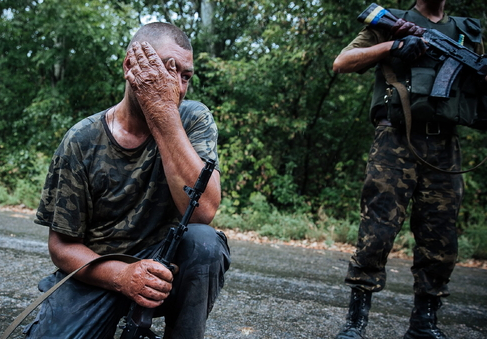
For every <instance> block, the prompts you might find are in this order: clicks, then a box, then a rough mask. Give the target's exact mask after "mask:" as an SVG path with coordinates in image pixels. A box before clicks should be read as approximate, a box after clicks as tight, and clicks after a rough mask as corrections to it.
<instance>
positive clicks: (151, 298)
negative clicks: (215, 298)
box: [48, 230, 173, 308]
mask: <svg viewBox="0 0 487 339" xmlns="http://www.w3.org/2000/svg"><path fill="white" fill-rule="evenodd" d="M48 244H49V253H50V255H51V258H52V261H53V263H54V265H56V266H57V267H58V268H60V269H61V270H62V271H64V272H66V273H71V272H73V271H74V270H76V269H78V268H79V267H81V266H83V265H84V264H86V263H88V262H89V261H91V260H93V259H96V258H98V257H99V255H98V254H96V253H95V252H93V251H92V250H90V249H89V248H88V247H86V246H85V245H84V244H83V243H82V239H81V238H73V237H70V236H67V235H64V234H61V233H58V232H55V231H53V230H50V231H49V241H48ZM75 278H76V279H78V280H80V281H82V282H84V283H87V284H90V285H94V286H98V287H101V288H104V289H107V290H111V291H117V292H120V293H122V294H124V295H125V296H127V297H129V298H131V299H132V300H134V301H135V302H137V303H138V304H140V305H141V306H144V307H148V308H153V307H157V306H159V305H161V304H162V303H163V301H164V299H166V298H167V297H168V295H169V292H170V291H171V288H172V284H171V283H172V279H173V276H172V273H171V271H169V270H168V269H167V268H166V267H164V265H162V264H160V263H158V262H156V261H154V260H141V261H139V262H136V263H134V264H126V263H123V262H121V261H116V260H110V261H105V262H101V263H97V264H94V265H90V266H88V267H86V268H84V269H82V270H81V271H79V272H78V273H76V275H75Z"/></svg>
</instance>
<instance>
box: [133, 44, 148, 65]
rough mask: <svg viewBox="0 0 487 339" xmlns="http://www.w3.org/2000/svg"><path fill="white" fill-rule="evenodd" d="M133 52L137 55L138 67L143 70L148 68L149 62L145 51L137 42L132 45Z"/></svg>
mask: <svg viewBox="0 0 487 339" xmlns="http://www.w3.org/2000/svg"><path fill="white" fill-rule="evenodd" d="M132 50H133V52H134V54H135V59H136V61H137V65H139V67H140V68H141V69H144V68H148V67H149V60H148V59H147V56H146V54H145V51H144V50H143V49H142V46H141V44H140V43H138V42H137V41H136V42H134V43H133V44H132Z"/></svg>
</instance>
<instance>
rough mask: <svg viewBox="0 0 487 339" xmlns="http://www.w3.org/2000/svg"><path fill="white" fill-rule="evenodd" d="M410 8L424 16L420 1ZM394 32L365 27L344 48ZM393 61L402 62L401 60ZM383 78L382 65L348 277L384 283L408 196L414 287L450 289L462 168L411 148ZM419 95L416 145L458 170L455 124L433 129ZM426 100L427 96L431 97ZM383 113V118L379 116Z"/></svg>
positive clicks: (376, 285) (357, 282)
mask: <svg viewBox="0 0 487 339" xmlns="http://www.w3.org/2000/svg"><path fill="white" fill-rule="evenodd" d="M394 13H395V14H396V15H398V14H399V12H394ZM410 14H411V15H416V16H421V15H420V14H417V12H416V10H415V9H412V10H411V11H410ZM448 22H450V18H449V17H448V16H447V15H445V16H444V18H443V19H442V20H441V21H440V22H438V23H437V24H433V23H428V24H431V25H432V26H434V27H433V28H437V29H439V30H443V28H444V27H446V26H447V25H446V24H447V23H448ZM389 39H390V36H388V33H386V32H385V31H382V30H376V29H372V28H370V27H367V28H364V29H363V30H362V31H361V32H360V34H359V35H358V37H357V38H356V39H354V40H353V41H352V42H351V43H350V44H349V45H348V46H347V47H345V48H344V49H343V51H342V52H344V51H347V50H350V49H353V48H363V47H370V46H373V45H376V44H379V43H381V42H385V41H388V40H389ZM469 44H470V43H469ZM469 46H470V45H469ZM470 47H471V48H472V49H475V50H476V52H477V53H482V52H483V46H482V44H478V43H477V44H475V45H472V46H470ZM420 60H421V62H422V63H424V64H425V65H424V67H429V66H431V65H430V64H431V63H430V62H429V61H428V60H427V58H425V57H423V58H421V59H420ZM393 61H396V63H397V60H395V59H394V60H393ZM399 64H400V62H399ZM407 70H408V67H404V69H403V70H399V72H405V73H407ZM396 71H397V70H396ZM363 72H365V69H364V70H363ZM396 74H397V73H396ZM400 75H401V76H402V74H400ZM398 78H399V75H398ZM384 81H385V79H384V78H383V76H382V72H381V70H380V67H378V68H377V69H376V84H375V91H374V98H373V100H372V105H371V117H370V118H371V121H372V122H373V123H374V124H375V125H376V131H375V140H374V143H373V145H372V147H371V150H370V153H369V160H368V163H367V170H366V179H365V183H364V186H363V190H362V196H361V223H360V227H359V239H358V243H357V250H356V252H355V254H354V255H353V256H352V258H351V260H350V263H349V269H348V273H347V277H346V279H345V282H346V284H347V285H349V286H351V287H359V288H360V289H362V290H365V291H372V292H377V291H380V290H382V289H383V288H384V286H385V282H386V272H385V268H384V267H385V265H386V262H387V257H388V255H389V253H390V251H391V249H392V246H393V243H394V239H395V237H396V236H397V234H398V232H399V231H400V230H401V227H402V225H403V223H404V220H405V217H406V209H407V207H408V205H409V203H410V201H411V202H412V206H411V207H412V212H411V219H410V222H411V231H412V232H413V234H414V237H415V240H416V245H415V248H414V265H413V267H412V268H411V270H412V273H413V275H414V281H415V282H414V291H415V294H417V295H434V296H447V295H448V294H449V293H448V287H447V283H448V282H449V279H450V275H451V273H452V271H453V268H454V266H455V262H456V258H457V251H458V245H457V231H456V228H455V223H456V220H457V216H458V213H459V209H460V204H461V200H462V197H463V179H462V176H461V175H449V174H442V173H439V172H436V171H433V170H431V169H429V168H426V167H425V166H424V165H422V164H420V163H419V162H418V160H417V159H416V158H415V157H414V155H413V154H411V153H410V150H409V148H408V146H407V145H408V143H407V140H406V133H405V130H404V127H403V125H398V124H396V122H394V121H393V122H392V123H391V122H390V121H387V117H388V113H387V108H386V104H385V103H384V100H383V99H382V98H383V97H384V94H385V91H381V90H380V89H382V87H384V84H383V83H382V82H384ZM412 83H413V85H412V88H411V93H413V92H415V90H416V86H417V85H418V81H416V82H414V79H412ZM419 85H421V81H419ZM378 89H379V90H378ZM375 92H378V94H377V95H376V93H375ZM416 98H418V96H417V95H416V96H413V94H411V109H412V110H413V129H412V134H411V141H412V144H413V146H414V147H415V149H416V150H417V153H418V154H419V155H420V156H421V157H423V159H425V160H426V161H427V162H429V163H430V164H433V165H435V166H437V167H440V168H442V169H447V170H456V171H458V170H460V166H461V155H460V148H459V144H458V137H457V135H456V133H455V128H454V126H452V125H451V124H450V123H447V122H443V121H438V120H435V119H432V121H434V122H435V124H436V123H438V124H441V125H442V126H441V128H440V131H441V133H440V134H439V135H428V131H427V126H426V124H427V123H428V122H426V121H421V120H422V118H424V119H429V118H430V111H431V109H432V108H431V107H427V105H423V106H424V107H423V106H421V108H418V109H416V107H418V106H417V105H416V104H417V103H416V101H415V100H416ZM427 102H428V103H430V101H429V100H428V101H427ZM461 103H463V101H462V102H461ZM461 103H460V106H459V109H460V108H461ZM439 107H440V106H438V107H436V108H437V109H439ZM442 108H443V107H442ZM399 109H401V108H399ZM415 109H416V111H415ZM434 109H435V107H433V110H434ZM401 111H402V110H401ZM400 115H402V113H400ZM381 120H382V121H384V120H385V122H386V123H384V124H383V125H382V124H380V123H379V122H380V121H381Z"/></svg>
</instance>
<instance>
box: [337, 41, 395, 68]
mask: <svg viewBox="0 0 487 339" xmlns="http://www.w3.org/2000/svg"><path fill="white" fill-rule="evenodd" d="M393 43H394V42H393V41H387V42H383V43H380V44H377V45H374V46H372V47H367V48H353V49H351V50H348V51H345V52H343V53H341V54H340V55H338V57H337V58H336V59H335V61H334V62H333V71H334V72H336V73H351V72H358V71H360V70H363V69H365V68H367V67H370V66H372V65H374V64H376V63H377V62H379V61H380V60H382V59H384V58H386V57H388V56H389V53H390V50H391V47H392V44H393Z"/></svg>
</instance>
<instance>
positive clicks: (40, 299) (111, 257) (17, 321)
mask: <svg viewBox="0 0 487 339" xmlns="http://www.w3.org/2000/svg"><path fill="white" fill-rule="evenodd" d="M107 260H118V261H123V262H125V263H127V264H131V263H134V262H137V261H139V260H141V259H140V258H137V257H133V256H130V255H126V254H107V255H103V256H101V257H98V258H96V259H93V260H92V261H90V262H88V263H86V264H84V265H83V266H81V267H80V268H78V269H77V270H76V271H73V272H71V273H70V274H68V275H67V276H66V277H65V278H64V279H63V280H61V281H60V282H58V283H57V284H56V285H54V286H53V287H51V288H50V289H49V290H48V291H47V292H45V293H44V294H42V295H41V296H39V297H38V298H37V299H36V300H34V302H33V303H32V304H30V305H29V306H28V307H27V308H26V309H25V310H24V311H23V312H22V313H21V314H19V315H18V316H17V318H15V320H14V321H13V322H12V323H11V324H10V326H9V327H7V329H6V330H5V332H4V333H3V334H2V337H1V338H0V339H6V338H8V337H9V336H10V335H11V334H12V332H13V331H14V330H15V329H16V328H17V327H18V326H19V325H20V324H21V323H22V321H24V319H25V318H27V316H28V315H29V314H30V313H31V312H32V311H34V310H35V309H36V308H37V307H38V306H39V305H40V304H41V303H42V302H43V301H44V300H46V299H47V298H48V297H49V296H50V295H51V294H53V293H54V292H55V291H56V290H57V289H58V288H59V287H61V285H63V284H64V283H65V282H66V281H67V280H68V279H70V278H71V277H72V276H73V275H75V274H76V273H78V272H79V271H80V270H82V269H83V268H85V267H87V266H88V265H92V264H95V263H98V262H102V261H107Z"/></svg>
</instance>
